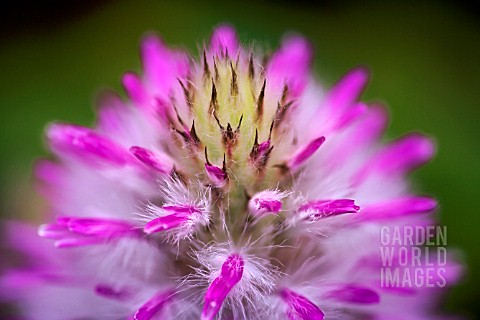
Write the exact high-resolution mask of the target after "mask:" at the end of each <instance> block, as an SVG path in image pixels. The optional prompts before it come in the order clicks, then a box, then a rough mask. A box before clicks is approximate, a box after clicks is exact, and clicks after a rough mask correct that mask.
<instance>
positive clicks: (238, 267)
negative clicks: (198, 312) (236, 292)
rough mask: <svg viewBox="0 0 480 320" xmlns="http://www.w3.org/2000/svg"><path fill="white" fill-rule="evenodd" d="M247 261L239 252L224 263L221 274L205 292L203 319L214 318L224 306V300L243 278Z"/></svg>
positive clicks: (209, 319)
mask: <svg viewBox="0 0 480 320" xmlns="http://www.w3.org/2000/svg"><path fill="white" fill-rule="evenodd" d="M244 264H245V262H244V261H243V259H242V257H240V255H238V254H231V255H230V256H228V257H227V260H225V262H224V263H223V265H222V270H221V272H220V275H219V276H218V277H217V278H215V280H213V282H212V284H211V285H210V287H208V290H207V293H206V294H205V305H204V306H203V310H202V316H201V320H213V319H214V318H215V316H216V315H217V313H218V311H219V310H220V308H221V307H222V304H223V301H224V300H225V298H226V297H227V295H228V294H229V292H230V291H231V290H232V289H233V287H234V286H235V285H236V284H237V283H238V282H239V281H240V280H241V279H242V276H243V267H244Z"/></svg>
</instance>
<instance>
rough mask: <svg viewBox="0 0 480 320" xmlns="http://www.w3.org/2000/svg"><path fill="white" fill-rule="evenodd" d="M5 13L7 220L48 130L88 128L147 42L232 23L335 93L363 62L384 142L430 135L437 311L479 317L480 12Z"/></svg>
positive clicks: (394, 6)
mask: <svg viewBox="0 0 480 320" xmlns="http://www.w3.org/2000/svg"><path fill="white" fill-rule="evenodd" d="M47 3H49V6H44V5H38V4H37V5H36V6H35V7H28V5H27V3H22V2H20V3H18V2H16V6H15V7H14V8H13V9H8V8H7V7H5V8H4V9H5V10H2V17H3V19H2V21H3V22H2V30H1V32H0V35H1V36H2V38H1V42H0V72H1V75H2V76H1V77H0V110H1V117H0V150H1V159H0V168H1V169H0V177H1V183H0V188H1V189H0V191H1V199H0V204H1V210H2V215H4V216H7V217H14V216H17V217H18V216H21V217H32V216H35V215H37V214H38V212H39V211H40V209H39V208H42V203H41V201H40V200H39V199H38V196H34V195H33V192H32V188H31V177H30V167H31V164H32V162H33V161H34V159H35V158H37V157H39V156H42V155H44V154H45V150H44V147H43V144H42V138H41V136H42V131H43V129H44V127H45V125H46V124H47V123H48V122H50V121H52V120H66V121H71V122H76V123H81V124H91V123H92V121H93V119H94V112H93V108H92V106H93V104H94V98H95V95H96V93H98V92H99V90H101V89H102V88H105V86H110V87H113V88H116V89H120V84H119V83H120V82H119V79H120V76H121V74H122V72H124V71H126V70H131V69H134V70H138V69H139V65H140V62H139V59H138V49H137V45H138V42H139V39H140V37H141V35H142V34H144V33H145V31H148V30H156V31H158V33H160V34H161V35H162V36H163V37H164V38H165V40H166V41H167V42H168V43H170V44H174V45H179V46H183V47H185V48H187V49H190V50H193V51H194V52H197V50H196V49H197V44H199V43H201V41H202V40H203V39H206V38H207V37H208V36H209V33H210V31H211V30H212V28H213V26H215V25H217V24H219V23H221V22H224V21H228V22H230V23H232V24H234V25H235V26H236V28H237V29H238V31H239V33H240V37H241V39H242V41H244V42H245V43H250V42H251V41H252V40H254V39H255V40H256V43H258V44H260V45H262V46H264V47H266V48H267V49H272V48H275V46H277V45H278V42H279V40H280V39H281V36H282V34H284V33H285V32H287V31H298V32H300V33H303V34H304V35H306V36H307V37H308V38H309V39H310V40H311V41H312V42H313V44H314V46H315V48H316V59H315V69H316V71H317V74H318V76H319V77H320V78H321V80H323V81H324V84H325V85H327V86H330V85H331V84H332V83H333V82H334V81H335V80H336V79H337V78H338V77H339V76H340V75H341V74H343V73H344V72H345V71H347V70H348V69H349V68H351V67H353V66H355V65H358V64H366V65H368V66H370V68H371V70H372V73H373V77H372V80H371V83H370V85H369V87H368V89H367V91H366V93H365V94H364V99H366V100H377V101H378V100H379V101H383V102H385V103H386V104H387V105H388V106H389V108H390V111H391V125H390V127H389V129H388V137H389V138H393V137H397V136H399V135H401V134H404V133H406V132H408V131H412V130H420V131H423V132H425V133H427V134H429V135H431V136H433V137H434V138H435V139H436V141H437V145H438V155H437V157H436V158H435V160H434V161H433V162H432V163H431V164H429V165H427V166H426V167H424V168H422V169H421V170H420V171H419V172H417V173H416V174H415V175H414V179H415V181H416V188H418V190H420V191H421V192H424V193H429V194H432V195H434V196H436V197H437V198H438V199H439V200H440V204H441V207H440V211H439V214H438V215H439V218H440V220H441V223H443V224H445V225H447V226H448V242H449V245H450V246H451V248H452V249H450V251H452V252H453V248H459V249H461V250H462V251H463V253H464V254H462V255H460V257H461V259H463V260H464V261H465V262H466V263H467V264H468V267H467V272H468V274H467V275H466V277H465V279H464V281H463V284H461V285H460V286H458V287H457V288H455V289H454V290H453V291H452V292H451V293H450V294H449V295H448V296H447V297H446V299H445V308H446V309H447V310H449V311H453V312H462V313H465V314H466V315H469V316H470V317H474V316H475V315H480V303H479V302H478V298H479V297H480V273H479V272H476V270H478V269H479V268H480V250H479V249H478V245H479V243H480V242H479V240H478V239H479V236H480V231H479V229H480V214H479V212H478V209H477V201H479V200H480V191H479V189H480V186H479V183H478V182H479V181H480V179H479V178H480V149H479V141H478V139H479V138H480V135H479V133H480V125H479V123H478V122H479V120H480V117H479V108H480V105H479V103H480V94H479V92H480V86H479V82H480V24H479V23H478V21H479V19H478V18H479V15H478V11H476V10H475V8H473V7H466V6H462V5H458V4H456V3H455V2H453V1H452V2H448V1H444V2H415V1H398V2H394V1H387V2H375V1H367V2H356V1H341V2H328V3H322V2H320V3H317V2H300V3H299V2H296V3H295V4H293V3H290V2H287V1H281V2H273V1H253V0H252V1H250V0H244V1H235V2H227V1H198V2H193V1H185V0H181V1H179V0H177V1H148V0H141V1H128V0H124V1H116V2H113V1H108V2H97V1H88V2H86V3H82V4H80V2H72V3H71V4H69V5H67V4H64V3H62V2H61V1H58V2H47Z"/></svg>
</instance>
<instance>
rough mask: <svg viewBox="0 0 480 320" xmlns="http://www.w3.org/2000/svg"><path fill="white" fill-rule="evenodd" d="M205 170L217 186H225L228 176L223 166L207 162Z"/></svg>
mask: <svg viewBox="0 0 480 320" xmlns="http://www.w3.org/2000/svg"><path fill="white" fill-rule="evenodd" d="M205 170H206V172H207V176H208V178H209V179H210V181H211V182H212V183H213V185H214V186H216V187H223V186H224V185H225V183H226V182H227V179H228V176H227V173H226V172H225V171H223V170H222V169H221V168H219V167H217V166H214V165H210V164H208V163H205Z"/></svg>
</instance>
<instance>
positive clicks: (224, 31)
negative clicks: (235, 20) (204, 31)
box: [210, 24, 239, 55]
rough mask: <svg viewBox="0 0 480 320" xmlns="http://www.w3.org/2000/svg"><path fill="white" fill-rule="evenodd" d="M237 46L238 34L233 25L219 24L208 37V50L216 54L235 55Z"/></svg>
mask: <svg viewBox="0 0 480 320" xmlns="http://www.w3.org/2000/svg"><path fill="white" fill-rule="evenodd" d="M238 48H239V44H238V36H237V32H236V30H235V28H234V27H233V26H231V25H229V24H221V25H219V26H218V27H216V28H215V29H214V30H213V33H212V37H211V39H210V50H211V51H212V53H214V54H217V55H225V54H233V55H235V54H236V52H237V51H238Z"/></svg>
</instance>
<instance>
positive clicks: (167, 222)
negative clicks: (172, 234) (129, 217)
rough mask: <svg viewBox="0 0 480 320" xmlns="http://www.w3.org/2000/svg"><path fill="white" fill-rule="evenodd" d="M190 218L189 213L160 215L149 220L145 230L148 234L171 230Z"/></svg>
mask: <svg viewBox="0 0 480 320" xmlns="http://www.w3.org/2000/svg"><path fill="white" fill-rule="evenodd" d="M187 220H188V215H186V214H182V213H175V214H170V215H168V216H163V217H159V218H156V219H153V220H152V221H150V222H148V223H147V224H146V225H145V227H144V228H143V231H144V232H145V233H146V234H151V233H155V232H160V231H165V230H170V229H173V228H176V227H178V226H180V225H181V224H183V223H184V222H185V221H187Z"/></svg>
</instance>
